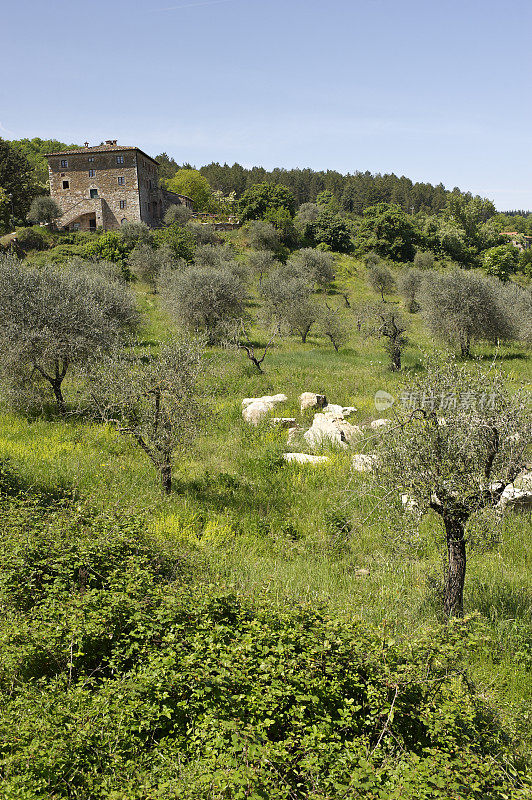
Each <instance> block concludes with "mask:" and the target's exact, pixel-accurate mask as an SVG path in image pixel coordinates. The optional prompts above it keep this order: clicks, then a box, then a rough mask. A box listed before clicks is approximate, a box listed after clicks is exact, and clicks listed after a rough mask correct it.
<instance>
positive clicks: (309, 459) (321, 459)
mask: <svg viewBox="0 0 532 800" xmlns="http://www.w3.org/2000/svg"><path fill="white" fill-rule="evenodd" d="M283 458H284V460H285V461H288V462H289V463H295V464H327V462H328V461H329V459H328V458H327V456H311V455H309V454H308V453H285V454H284V456H283Z"/></svg>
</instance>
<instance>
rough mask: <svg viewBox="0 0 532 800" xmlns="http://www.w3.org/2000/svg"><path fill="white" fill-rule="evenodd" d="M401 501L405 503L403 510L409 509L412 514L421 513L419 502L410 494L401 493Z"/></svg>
mask: <svg viewBox="0 0 532 800" xmlns="http://www.w3.org/2000/svg"><path fill="white" fill-rule="evenodd" d="M401 503H402V504H403V511H408V512H409V513H410V514H418V513H419V503H418V502H417V500H414V498H413V497H410V495H409V494H402V495H401Z"/></svg>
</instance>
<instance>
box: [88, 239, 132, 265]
mask: <svg viewBox="0 0 532 800" xmlns="http://www.w3.org/2000/svg"><path fill="white" fill-rule="evenodd" d="M134 246H135V245H134V242H129V243H128V242H127V241H125V240H124V238H123V237H122V236H121V235H120V233H119V232H117V231H107V232H106V233H102V234H101V235H100V236H94V237H92V238H91V240H90V241H89V242H87V244H86V245H84V247H83V253H82V255H83V256H84V257H85V258H98V259H102V260H104V261H113V262H115V263H116V264H125V262H126V261H127V258H128V256H129V254H130V252H131V251H132V250H133V247H134Z"/></svg>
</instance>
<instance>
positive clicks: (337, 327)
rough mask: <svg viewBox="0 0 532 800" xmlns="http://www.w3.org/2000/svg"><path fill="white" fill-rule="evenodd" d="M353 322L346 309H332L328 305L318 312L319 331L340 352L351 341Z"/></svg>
mask: <svg viewBox="0 0 532 800" xmlns="http://www.w3.org/2000/svg"><path fill="white" fill-rule="evenodd" d="M352 328H353V322H352V319H351V318H350V316H349V315H348V314H347V313H346V311H345V309H341V308H331V306H329V304H328V303H326V304H325V306H324V307H323V308H321V309H320V310H319V311H318V330H319V332H320V333H321V335H322V336H324V337H325V338H326V339H329V340H330V342H331V344H332V346H333V347H334V349H335V350H336V352H338V351H339V350H340V347H342V345H344V344H346V343H347V342H348V341H349V336H350V333H351V330H352Z"/></svg>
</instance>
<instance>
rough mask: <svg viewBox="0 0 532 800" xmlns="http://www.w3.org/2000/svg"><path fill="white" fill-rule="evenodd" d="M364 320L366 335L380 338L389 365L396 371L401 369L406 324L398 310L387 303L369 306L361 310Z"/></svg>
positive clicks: (405, 338) (405, 343)
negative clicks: (388, 358)
mask: <svg viewBox="0 0 532 800" xmlns="http://www.w3.org/2000/svg"><path fill="white" fill-rule="evenodd" d="M362 316H363V317H365V320H366V332H367V335H368V336H372V337H374V338H376V339H380V340H381V341H382V343H383V345H384V349H385V351H386V352H387V353H388V355H389V357H390V367H391V369H392V370H393V371H394V372H396V371H398V370H400V369H401V358H402V353H403V350H404V348H405V346H406V345H407V344H408V338H407V336H406V330H407V324H406V322H405V321H404V319H403V317H402V316H401V314H400V312H399V311H398V310H397V309H396V308H394V306H393V305H390V304H389V303H381V304H379V305H378V306H369V307H367V308H365V309H364V310H363V312H362Z"/></svg>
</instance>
